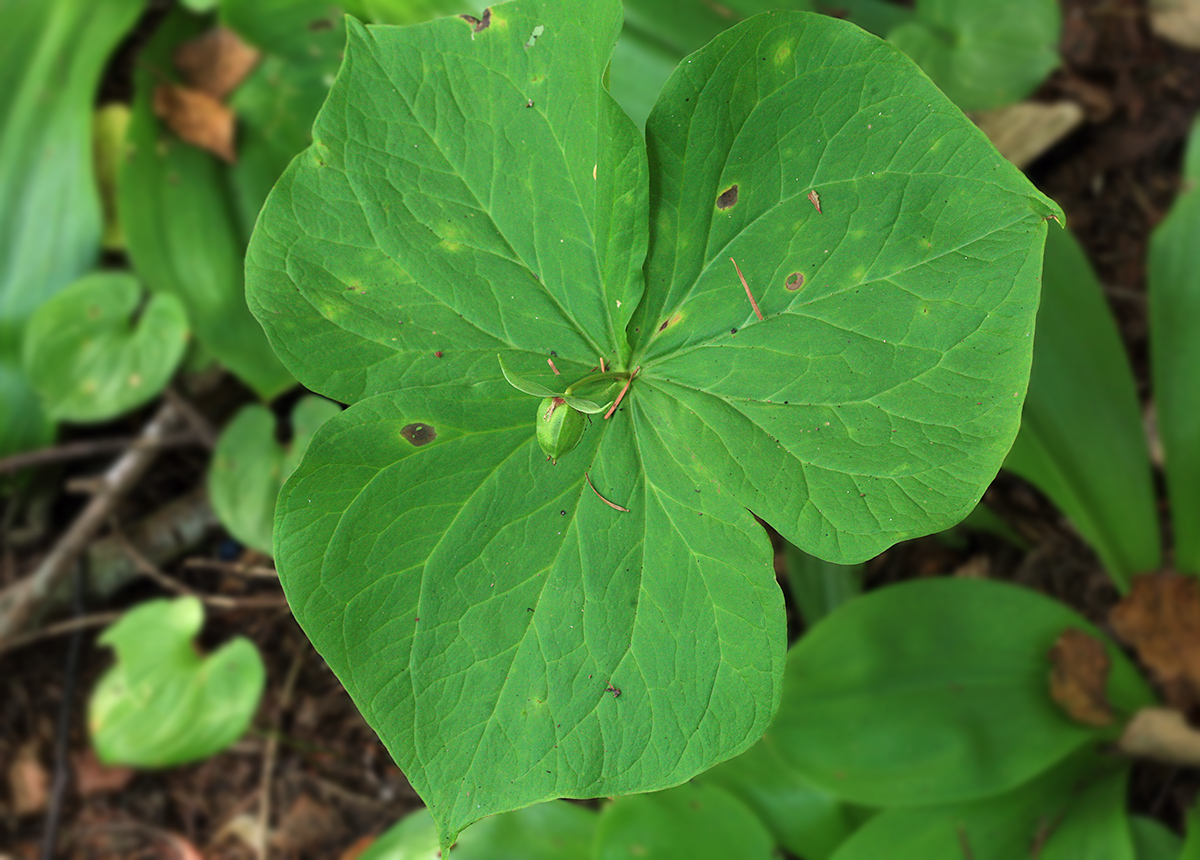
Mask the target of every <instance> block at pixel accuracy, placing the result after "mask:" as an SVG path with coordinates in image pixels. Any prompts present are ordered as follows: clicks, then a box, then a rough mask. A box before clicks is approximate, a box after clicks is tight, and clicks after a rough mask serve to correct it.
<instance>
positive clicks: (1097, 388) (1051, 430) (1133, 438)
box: [1004, 232, 1161, 589]
mask: <svg viewBox="0 0 1200 860" xmlns="http://www.w3.org/2000/svg"><path fill="white" fill-rule="evenodd" d="M1043 281H1044V284H1043V289H1042V306H1041V309H1040V310H1039V311H1038V323H1037V341H1036V343H1035V344H1034V359H1033V373H1032V376H1031V378H1030V382H1029V397H1028V398H1027V399H1026V401H1025V416H1024V420H1023V421H1022V424H1021V432H1020V433H1019V434H1018V435H1017V440H1016V442H1015V443H1014V444H1013V448H1012V451H1010V452H1009V455H1008V459H1007V460H1005V462H1004V466H1005V468H1007V469H1009V470H1011V471H1013V472H1016V473H1017V474H1018V475H1020V476H1021V477H1022V478H1025V479H1026V480H1027V481H1029V482H1030V483H1032V484H1034V485H1035V486H1037V487H1038V489H1040V490H1041V491H1042V492H1044V493H1045V494H1046V495H1047V496H1049V497H1050V499H1051V500H1052V501H1053V502H1054V503H1055V504H1056V505H1057V506H1058V507H1059V509H1060V510H1061V511H1062V512H1063V513H1065V514H1066V515H1067V516H1068V517H1070V519H1071V522H1072V523H1073V524H1074V525H1075V528H1077V529H1078V530H1079V533H1080V535H1082V536H1083V539H1084V540H1086V541H1087V542H1088V543H1089V544H1091V546H1092V547H1093V548H1094V549H1095V550H1096V552H1097V554H1098V555H1099V556H1100V559H1101V561H1102V562H1103V563H1104V566H1105V567H1106V568H1107V569H1108V572H1109V573H1110V574H1111V575H1112V576H1113V579H1114V580H1115V581H1116V582H1117V584H1118V586H1119V587H1121V588H1122V589H1125V588H1127V587H1128V584H1129V580H1130V578H1131V577H1132V576H1133V575H1134V574H1138V573H1146V572H1149V571H1152V570H1155V569H1156V568H1157V567H1158V564H1159V561H1160V559H1161V547H1160V544H1159V536H1158V535H1159V532H1158V529H1159V526H1158V518H1157V514H1156V512H1155V506H1154V488H1153V486H1152V484H1151V480H1150V457H1149V453H1148V449H1147V446H1146V435H1145V432H1144V430H1143V429H1142V418H1141V409H1140V407H1139V405H1138V398H1137V391H1136V390H1135V388H1134V382H1133V371H1132V370H1131V368H1130V366H1129V359H1128V358H1127V357H1126V355H1125V346H1124V344H1123V343H1122V341H1121V336H1120V334H1119V333H1118V331H1117V326H1116V323H1115V322H1114V320H1113V317H1112V312H1111V311H1110V310H1109V308H1108V304H1107V302H1105V300H1104V293H1103V291H1102V290H1101V288H1100V284H1099V283H1098V282H1097V281H1096V276H1095V274H1094V273H1093V272H1092V269H1091V266H1090V265H1089V264H1088V262H1087V258H1086V257H1085V256H1084V254H1083V250H1082V249H1081V248H1080V247H1079V244H1078V243H1077V242H1076V241H1075V239H1074V238H1072V237H1071V235H1070V234H1069V233H1066V232H1058V233H1052V234H1051V235H1050V237H1049V238H1048V240H1047V242H1046V267H1045V274H1044V276H1043Z"/></svg>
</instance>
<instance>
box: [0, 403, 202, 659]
mask: <svg viewBox="0 0 1200 860" xmlns="http://www.w3.org/2000/svg"><path fill="white" fill-rule="evenodd" d="M178 420H179V413H178V412H177V410H176V409H175V407H174V406H173V405H172V404H171V403H164V404H163V405H162V406H160V407H159V409H158V411H157V412H155V413H154V416H153V417H152V418H151V419H150V421H149V422H147V424H146V426H145V427H143V428H142V432H141V434H140V435H139V437H138V440H137V441H136V442H135V443H134V444H133V445H132V446H131V447H130V448H129V449H128V450H127V451H126V452H125V453H124V454H122V455H121V457H120V458H119V459H118V460H117V462H115V463H114V464H113V465H112V467H111V468H109V470H108V471H107V472H106V473H105V475H104V481H103V486H102V488H101V489H100V491H99V492H97V493H96V495H94V496H93V497H92V499H91V501H89V502H88V503H87V505H86V506H85V507H84V509H83V510H82V511H81V512H80V514H79V516H77V517H76V518H75V522H73V523H72V524H71V527H70V528H69V529H67V532H66V534H64V535H63V536H62V538H61V539H60V540H59V541H58V543H57V544H55V546H54V548H53V549H52V550H50V553H49V554H48V555H47V556H46V557H45V558H44V559H42V563H41V564H40V565H38V567H37V569H36V570H35V571H34V572H33V573H32V574H31V575H30V576H29V577H28V578H27V579H26V580H22V582H21V587H20V588H18V589H11V588H10V589H9V590H8V591H7V592H6V593H5V595H4V597H5V598H6V599H5V600H2V601H0V645H2V644H3V642H4V641H5V640H7V639H9V638H10V637H12V636H15V635H17V634H18V633H20V632H22V631H23V630H24V629H25V628H26V625H27V624H28V623H29V621H30V619H32V618H33V616H34V615H35V614H36V612H37V611H38V609H39V608H40V607H41V606H42V604H43V603H44V602H45V601H46V599H47V598H48V597H49V596H50V595H51V594H52V593H53V592H54V591H55V589H57V588H58V586H59V584H60V583H61V582H62V579H63V576H65V574H66V572H67V571H68V570H69V569H70V567H71V565H72V564H73V563H74V562H75V559H77V558H78V557H79V554H80V553H81V552H83V551H84V550H85V549H87V545H88V544H89V543H90V542H91V540H92V538H93V537H94V536H95V534H96V532H97V531H98V530H99V529H100V527H101V526H102V525H103V524H104V523H105V522H106V521H107V520H108V518H109V516H110V515H111V513H112V511H113V509H114V507H115V506H116V504H117V502H118V501H119V500H120V499H121V498H122V497H124V495H125V494H126V493H127V492H129V490H130V489H131V488H132V487H133V486H134V485H135V484H137V482H138V481H139V480H140V479H141V477H142V476H143V475H144V474H145V473H146V470H147V469H148V468H149V467H150V464H151V463H153V462H154V460H155V458H156V457H157V456H158V446H157V444H156V443H159V442H161V440H162V439H163V438H165V437H166V436H167V434H168V432H169V431H170V430H171V429H172V427H173V426H174V425H175V424H176V422H177V421H178Z"/></svg>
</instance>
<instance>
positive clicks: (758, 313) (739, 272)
mask: <svg viewBox="0 0 1200 860" xmlns="http://www.w3.org/2000/svg"><path fill="white" fill-rule="evenodd" d="M818 211H820V210H818ZM729 262H731V263H733V268H735V269H737V275H738V277H739V278H741V279H742V286H743V287H745V288H746V298H748V299H749V300H750V307H752V308H754V313H755V315H756V316H757V317H758V318H759V319H760V320H761V319H762V318H763V315H762V311H760V310H759V309H758V302H756V301H754V293H752V292H750V285H749V284H747V283H746V276H745V275H743V274H742V267H741V266H739V265H738V264H737V260H735V259H733V257H730V258H729Z"/></svg>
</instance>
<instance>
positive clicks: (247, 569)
mask: <svg viewBox="0 0 1200 860" xmlns="http://www.w3.org/2000/svg"><path fill="white" fill-rule="evenodd" d="M183 566H184V567H186V568H188V569H189V570H208V571H215V572H217V573H228V574H232V575H233V576H245V577H249V578H251V579H279V571H277V570H276V569H275V568H273V567H266V566H265V565H260V564H242V563H240V562H236V561H218V560H217V559H215V558H189V559H185V560H184V562H183Z"/></svg>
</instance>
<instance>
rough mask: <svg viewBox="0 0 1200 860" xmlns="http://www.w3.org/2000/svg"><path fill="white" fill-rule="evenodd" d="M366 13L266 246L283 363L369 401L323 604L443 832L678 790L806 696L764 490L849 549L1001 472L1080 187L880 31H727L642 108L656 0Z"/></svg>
mask: <svg viewBox="0 0 1200 860" xmlns="http://www.w3.org/2000/svg"><path fill="white" fill-rule="evenodd" d="M347 27H348V45H347V49H346V55H345V60H344V63H343V66H342V69H341V71H340V73H339V75H338V77H337V80H336V82H335V84H334V86H333V88H332V91H331V92H330V94H329V98H328V101H327V102H326V104H325V106H324V108H323V109H322V111H321V113H320V115H319V117H318V119H317V122H316V125H315V128H314V130H313V143H312V146H311V147H309V148H308V149H307V150H306V151H305V152H303V153H302V154H301V155H300V156H299V157H297V159H296V160H295V161H294V162H293V163H292V165H291V167H290V168H289V169H288V171H287V172H286V174H285V175H284V176H283V178H282V179H281V180H280V181H279V183H278V185H277V186H276V188H275V189H274V191H273V193H272V194H271V196H270V198H269V200H268V202H267V204H266V207H265V208H264V210H263V212H262V215H261V216H260V219H259V222H258V225H257V228H256V230H255V233H254V237H253V240H252V242H251V245H250V249H249V254H248V260H247V293H248V300H249V303H250V306H251V309H252V310H253V312H254V313H255V315H256V316H257V317H258V319H259V320H260V321H261V322H262V325H263V327H264V328H265V329H266V331H267V334H268V336H269V337H270V339H271V342H272V344H273V346H274V348H275V350H276V351H277V353H278V354H279V356H280V357H281V359H282V360H283V361H284V363H285V364H286V365H287V367H288V368H289V369H290V370H291V371H292V372H293V373H294V374H295V375H296V377H297V378H298V379H300V380H301V381H302V382H303V383H304V384H305V385H306V386H308V387H309V388H311V389H312V390H314V391H316V392H319V393H321V394H324V395H325V396H327V397H330V398H332V399H335V400H338V401H341V402H343V403H347V404H350V407H349V408H348V409H347V410H346V411H345V412H343V413H341V414H340V415H338V416H337V417H336V418H334V419H333V420H331V421H329V422H328V423H327V424H325V425H324V426H323V427H322V428H321V430H320V431H319V432H318V433H317V434H316V436H315V438H314V439H313V441H312V443H311V445H310V447H309V448H308V451H307V453H306V455H305V456H304V459H303V461H302V463H301V464H300V466H299V467H298V468H297V470H296V471H295V473H294V474H293V475H292V477H291V479H290V480H289V481H288V482H287V484H286V485H285V486H284V489H283V491H282V493H281V495H280V499H279V505H278V510H277V515H276V522H275V529H274V534H275V553H276V561H277V564H278V567H279V571H280V575H281V578H282V580H283V584H284V588H285V589H286V591H287V595H288V599H289V601H290V602H291V605H292V608H293V610H294V612H295V614H296V617H297V619H298V620H299V621H300V623H301V625H302V626H303V627H304V629H305V631H306V633H307V634H308V636H309V637H310V638H311V639H312V641H313V643H314V644H315V646H316V647H317V649H318V650H319V651H320V653H321V654H322V655H323V657H324V658H325V659H326V661H327V662H328V663H329V665H330V666H331V667H332V668H333V670H334V671H335V672H336V673H337V675H338V676H339V678H340V679H341V680H342V682H343V683H344V685H345V687H346V689H347V690H348V691H349V693H350V695H351V696H352V697H353V698H354V700H355V702H356V704H357V705H358V707H359V708H360V709H361V711H362V712H363V714H364V715H365V717H366V719H367V720H368V722H369V723H370V724H371V725H372V726H373V727H374V729H375V730H376V731H377V732H378V733H379V735H380V737H381V738H382V739H383V741H384V742H385V744H386V745H387V746H388V749H389V750H390V751H391V753H392V755H393V756H394V757H395V759H396V761H397V762H398V763H399V765H400V766H401V767H402V768H403V769H404V772H405V773H406V775H407V776H408V778H409V779H410V781H411V782H412V784H413V785H414V786H415V787H416V789H417V790H418V791H419V792H420V794H421V795H422V797H423V798H424V799H425V801H426V803H427V805H428V806H429V809H430V810H431V813H432V815H433V817H434V820H435V822H436V824H437V827H438V830H439V832H440V836H441V839H442V841H443V845H444V846H448V845H449V844H450V842H451V841H453V839H454V836H455V835H456V834H457V833H458V832H459V831H460V830H461V829H462V828H463V827H465V826H467V825H468V824H470V823H471V822H473V821H475V820H477V819H480V818H482V817H484V816H486V815H489V814H492V813H495V812H499V811H502V810H508V809H514V808H518V807H522V806H526V805H528V804H532V803H535V802H537V801H542V800H545V799H548V798H553V797H589V796H599V795H612V794H623V793H632V792H644V791H650V790H654V789H660V788H664V787H668V786H672V785H676V784H679V783H681V782H683V781H685V780H687V779H689V778H690V777H692V776H693V775H695V774H697V773H698V772H700V771H703V770H705V769H706V768H709V767H711V766H712V765H714V764H716V763H717V762H720V761H722V760H725V759H728V758H730V757H731V756H734V755H735V754H737V753H739V752H741V751H743V750H745V749H746V748H747V747H749V746H750V745H751V744H752V743H753V742H754V741H755V740H756V739H757V738H758V737H759V736H760V735H762V733H763V731H764V729H765V728H766V726H767V724H768V722H769V720H770V719H771V717H772V714H773V713H774V711H775V709H776V706H777V704H778V702H779V699H780V685H781V680H782V675H783V666H784V650H785V623H784V604H783V597H782V595H781V592H780V590H779V587H778V585H777V583H776V580H775V575H774V572H773V569H772V562H771V558H772V556H771V547H770V543H769V541H768V539H767V535H766V534H765V532H764V530H763V528H762V527H761V526H760V525H759V523H757V522H756V521H755V515H757V516H758V517H761V518H762V519H763V520H765V521H766V522H768V523H770V524H771V525H772V526H773V527H774V528H776V529H777V530H778V531H779V532H780V533H781V534H782V535H783V536H784V537H786V538H787V539H788V540H790V541H792V542H793V543H795V544H796V545H797V546H799V547H801V548H803V549H804V550H807V551H808V552H810V553H813V554H815V555H817V556H820V557H822V558H825V559H828V560H831V561H836V562H844V563H850V562H857V561H861V560H863V559H866V558H869V557H871V556H873V555H876V554H877V553H879V552H880V551H882V550H883V549H885V548H887V547H888V546H890V545H891V544H893V543H895V542H896V541H899V540H903V539H906V538H911V537H914V536H918V535H923V534H927V533H930V532H933V531H936V530H939V529H943V528H946V527H948V526H950V525H952V524H954V523H956V522H957V521H959V520H960V519H962V518H963V517H964V516H965V515H966V514H967V513H968V512H969V511H970V510H971V508H972V507H973V506H974V505H975V503H976V502H977V501H978V499H979V497H980V495H981V494H982V492H983V490H984V488H985V487H986V485H987V483H988V482H989V481H990V480H991V479H992V477H993V476H994V475H995V473H996V471H997V470H998V468H999V466H1000V463H1001V461H1002V459H1003V458H1004V455H1005V453H1006V452H1007V450H1008V449H1009V447H1010V445H1011V443H1012V440H1013V437H1014V435H1015V434H1016V431H1017V426H1018V423H1019V418H1020V414H1021V406H1022V402H1023V400H1024V397H1025V390H1026V384H1027V381H1028V376H1029V365H1030V356H1031V352H1032V339H1033V338H1032V334H1033V328H1034V317H1035V312H1036V309H1037V302H1038V290H1039V280H1040V273H1041V260H1042V246H1043V242H1044V239H1045V231H1046V229H1047V221H1048V220H1057V218H1058V216H1059V214H1060V213H1059V211H1058V209H1057V208H1056V207H1055V206H1054V204H1053V203H1051V202H1050V201H1049V200H1047V199H1046V198H1044V197H1043V196H1042V195H1040V194H1039V193H1038V192H1037V191H1036V190H1034V189H1033V187H1032V186H1030V184H1029V183H1028V182H1027V181H1026V180H1025V178H1024V177H1023V176H1022V175H1021V174H1020V173H1019V172H1018V171H1017V170H1016V169H1014V168H1013V167H1011V166H1010V165H1009V164H1008V163H1007V162H1005V161H1004V160H1003V159H1002V158H1001V156H1000V155H999V154H997V152H996V151H995V150H994V149H993V148H992V146H991V145H990V144H989V143H988V141H987V140H986V138H984V136H983V135H982V134H981V133H980V132H979V131H978V130H976V129H975V128H974V126H972V124H971V123H970V122H969V121H968V120H967V119H966V118H965V117H964V116H963V115H962V113H961V112H960V111H959V110H958V109H957V108H955V107H954V106H953V105H952V104H951V103H950V102H949V101H948V100H947V99H946V98H945V97H944V96H943V95H942V94H941V93H940V92H939V91H938V90H937V89H936V88H935V87H934V86H933V85H932V84H931V83H930V81H929V80H928V78H926V77H925V75H924V74H923V73H922V72H921V71H920V70H918V68H917V67H916V66H915V65H913V63H912V62H911V61H909V60H908V59H906V58H905V57H904V56H903V55H902V54H901V53H900V52H899V51H897V50H896V49H894V48H892V47H890V46H889V45H888V44H886V43H884V42H882V41H880V40H879V39H877V38H875V37H873V36H870V35H868V34H867V33H865V32H863V31H861V30H859V29H858V28H856V27H855V26H853V25H851V24H848V23H846V22H844V21H838V20H835V19H832V18H827V17H822V16H818V15H813V14H804V13H789V12H770V13H764V14H762V15H758V16H756V17H754V18H751V19H749V20H747V21H745V22H743V23H741V24H739V25H738V26H735V27H733V28H732V29H730V30H728V31H726V32H725V33H723V34H721V35H720V36H718V37H717V38H716V39H714V40H713V42H712V43H710V44H709V45H708V46H707V47H705V48H704V49H702V50H700V51H699V52H697V53H695V54H693V55H691V56H690V57H688V58H686V59H685V60H684V61H683V62H682V63H681V64H680V66H679V68H678V69H677V70H676V72H675V73H674V75H673V76H672V77H671V78H670V80H669V81H668V83H667V84H666V86H665V88H664V89H663V91H662V93H661V95H660V97H659V100H658V103H657V106H656V107H655V109H654V112H653V113H652V115H651V116H650V119H649V121H648V123H647V126H646V132H645V135H644V137H643V135H642V134H641V133H639V132H638V130H637V128H636V127H635V126H634V124H633V123H632V122H631V121H630V120H629V119H628V117H627V116H626V115H625V114H624V113H623V112H622V111H621V109H620V108H619V107H618V106H617V104H616V103H615V102H614V101H613V100H612V98H611V97H610V96H609V95H608V92H607V90H606V88H605V81H606V70H607V66H608V62H609V57H610V54H611V52H612V48H613V45H614V43H615V41H616V39H617V37H618V34H619V32H620V28H621V3H620V2H619V0H578V1H577V2H572V3H569V4H567V3H558V2H550V0H519V2H515V3H508V4H504V5H498V6H494V7H492V8H491V9H490V10H488V11H487V12H485V13H484V14H483V15H482V16H480V17H478V18H475V17H470V16H464V17H457V18H447V19H443V20H439V21H434V22H432V23H429V24H423V25H419V26H413V27H404V28H398V27H364V26H362V25H359V24H358V23H356V22H355V21H354V20H352V19H350V20H348V21H347Z"/></svg>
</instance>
